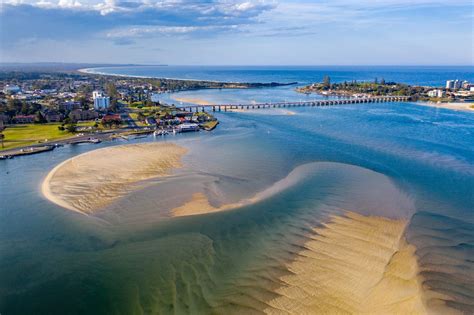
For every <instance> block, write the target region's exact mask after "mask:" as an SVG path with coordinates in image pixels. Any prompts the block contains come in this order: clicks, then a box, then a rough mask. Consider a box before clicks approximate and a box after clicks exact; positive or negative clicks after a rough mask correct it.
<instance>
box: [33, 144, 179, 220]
mask: <svg viewBox="0 0 474 315" xmlns="http://www.w3.org/2000/svg"><path fill="white" fill-rule="evenodd" d="M186 152H187V150H186V149H185V148H183V147H180V146H178V145H176V144H172V143H142V144H131V145H120V146H114V147H108V148H102V149H98V150H94V151H90V152H87V153H84V154H81V155H78V156H76V157H73V158H71V159H69V160H66V161H65V162H63V163H61V164H59V165H58V166H56V167H55V168H54V169H53V170H52V171H51V172H50V173H49V174H48V176H47V177H46V179H45V180H44V182H43V186H42V190H43V194H44V195H45V196H46V198H48V199H49V200H51V201H52V202H54V203H56V204H58V205H60V206H62V207H64V208H67V209H70V210H73V211H78V212H81V213H83V214H92V213H94V212H95V211H96V210H98V209H100V208H102V207H104V206H107V205H109V204H110V203H112V202H113V201H114V200H116V199H118V198H120V197H122V196H124V195H125V194H127V192H129V191H130V190H133V189H136V188H137V187H139V185H136V184H138V183H140V182H141V181H144V180H148V179H152V178H156V177H160V176H165V175H167V174H169V173H170V171H171V170H173V169H175V168H178V167H181V157H182V156H183V155H184V154H185V153H186Z"/></svg>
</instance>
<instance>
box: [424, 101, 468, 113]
mask: <svg viewBox="0 0 474 315" xmlns="http://www.w3.org/2000/svg"><path fill="white" fill-rule="evenodd" d="M415 104H419V105H422V106H429V107H436V108H445V109H453V110H463V111H474V103H468V102H458V103H433V102H417V103H415Z"/></svg>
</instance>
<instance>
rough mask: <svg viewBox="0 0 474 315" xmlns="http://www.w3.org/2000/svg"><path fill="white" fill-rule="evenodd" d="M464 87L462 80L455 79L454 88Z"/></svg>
mask: <svg viewBox="0 0 474 315" xmlns="http://www.w3.org/2000/svg"><path fill="white" fill-rule="evenodd" d="M460 88H462V81H461V80H455V81H454V89H456V90H457V89H460Z"/></svg>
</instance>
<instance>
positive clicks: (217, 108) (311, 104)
mask: <svg viewBox="0 0 474 315" xmlns="http://www.w3.org/2000/svg"><path fill="white" fill-rule="evenodd" d="M409 100H410V97H409V96H373V97H365V98H347V99H327V100H314V101H302V102H301V101H299V102H275V103H273V102H269V103H253V104H214V105H189V106H182V107H180V108H181V109H182V110H184V111H190V112H193V111H195V112H198V111H199V110H201V111H206V109H207V110H212V111H213V112H215V111H219V112H220V111H227V110H232V109H241V110H243V109H264V108H283V107H315V106H334V105H344V104H362V103H385V102H405V101H409Z"/></svg>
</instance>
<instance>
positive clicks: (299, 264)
mask: <svg viewBox="0 0 474 315" xmlns="http://www.w3.org/2000/svg"><path fill="white" fill-rule="evenodd" d="M405 225H406V221H404V220H392V219H387V218H383V217H373V216H362V215H359V214H356V213H353V212H348V213H346V216H344V217H342V216H334V217H332V220H331V221H330V222H329V223H327V224H326V225H325V226H324V227H322V228H315V229H314V230H313V232H314V234H313V235H312V236H311V237H310V240H309V241H308V242H306V243H305V245H304V246H305V249H304V250H303V251H301V252H300V253H299V255H298V256H297V258H296V259H295V260H294V261H293V262H292V263H290V264H289V265H288V266H287V268H288V270H289V271H290V272H291V273H292V275H289V276H283V277H281V278H280V280H281V281H282V283H283V285H282V287H280V288H279V289H277V291H276V293H278V294H280V296H279V297H278V298H275V299H273V300H271V301H270V302H269V305H270V307H269V308H267V309H266V312H267V313H275V314H288V313H290V314H315V313H317V314H424V313H427V311H426V309H425V306H424V303H423V300H422V296H421V285H420V281H419V280H418V278H417V271H418V268H417V261H416V258H415V256H414V252H415V248H414V246H412V245H408V244H407V243H406V242H405V240H404V237H403V232H404V229H405Z"/></svg>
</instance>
